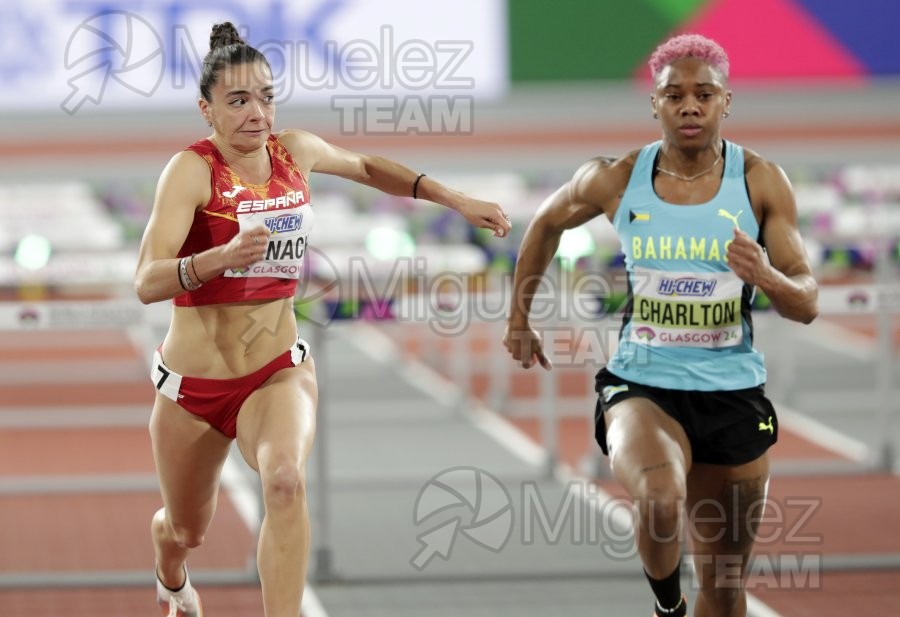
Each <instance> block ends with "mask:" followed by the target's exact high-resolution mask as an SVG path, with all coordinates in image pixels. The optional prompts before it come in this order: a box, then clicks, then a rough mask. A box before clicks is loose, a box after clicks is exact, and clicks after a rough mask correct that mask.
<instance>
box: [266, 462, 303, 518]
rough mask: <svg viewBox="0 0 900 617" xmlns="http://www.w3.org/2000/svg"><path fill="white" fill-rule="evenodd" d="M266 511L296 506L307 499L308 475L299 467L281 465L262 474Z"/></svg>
mask: <svg viewBox="0 0 900 617" xmlns="http://www.w3.org/2000/svg"><path fill="white" fill-rule="evenodd" d="M261 476H262V487H263V500H264V501H265V504H266V509H268V510H271V509H273V508H284V507H290V506H293V505H296V504H297V503H298V502H302V501H304V500H305V499H306V474H305V473H304V472H303V469H302V468H301V467H300V466H299V465H293V464H281V465H278V466H276V467H275V468H274V469H272V470H271V471H269V472H266V471H265V470H263V471H262V473H261Z"/></svg>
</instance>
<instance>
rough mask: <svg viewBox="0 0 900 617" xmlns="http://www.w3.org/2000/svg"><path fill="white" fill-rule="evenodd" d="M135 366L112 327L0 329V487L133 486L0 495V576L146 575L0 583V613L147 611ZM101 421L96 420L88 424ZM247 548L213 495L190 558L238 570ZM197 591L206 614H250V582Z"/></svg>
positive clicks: (142, 419) (150, 611)
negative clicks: (86, 582) (25, 482)
mask: <svg viewBox="0 0 900 617" xmlns="http://www.w3.org/2000/svg"><path fill="white" fill-rule="evenodd" d="M146 372H147V370H146V363H145V361H144V359H143V358H141V357H140V356H139V354H138V352H137V351H136V350H135V349H134V347H133V346H132V344H131V343H130V341H129V340H128V338H127V337H126V336H125V335H124V334H123V333H119V332H84V331H79V332H13V333H3V335H2V337H0V483H3V486H4V488H7V487H8V484H9V482H10V480H11V479H12V478H16V479H20V480H22V479H30V480H48V479H50V478H56V479H57V480H58V482H57V483H56V484H60V485H63V486H66V485H67V484H69V483H70V482H72V483H74V482H77V481H78V479H79V478H82V479H84V478H88V477H89V478H97V479H106V480H110V479H113V478H114V477H115V476H116V475H120V476H121V475H122V474H127V475H129V476H131V475H137V477H136V478H135V479H134V486H130V487H129V486H128V482H127V481H126V483H125V485H126V488H129V490H127V491H120V492H102V491H96V490H95V491H93V492H65V493H55V494H49V493H48V494H40V493H30V494H18V495H15V494H10V493H9V491H2V492H0V574H8V573H10V572H47V571H62V572H82V571H88V570H98V571H133V570H145V571H146V573H147V583H146V585H143V586H141V587H136V588H130V587H118V588H71V589H69V588H67V589H32V590H24V589H19V590H9V589H7V590H4V589H0V615H2V616H3V617H63V616H72V617H81V616H84V617H88V616H90V617H121V616H122V615H128V616H130V617H139V616H143V615H147V616H149V615H158V614H159V609H158V608H157V606H156V600H155V587H154V578H153V550H152V546H151V544H150V537H149V521H150V516H151V515H152V514H153V512H154V511H155V510H156V509H157V508H159V506H160V498H159V493H158V491H157V490H156V488H155V486H154V485H153V482H154V479H153V458H152V454H151V450H150V439H149V435H148V432H147V427H146V425H147V418H148V417H149V411H150V407H151V404H152V401H153V391H152V386H151V385H150V383H149V380H148V378H147V377H146ZM101 421H103V422H105V423H106V424H107V426H100V425H98V424H99V423H100V422H101ZM25 423H27V424H29V425H30V426H28V427H25V426H23V424H25ZM54 424H56V426H54ZM16 425H18V426H19V427H18V428H17V427H16ZM60 425H64V426H60ZM79 425H81V426H79ZM88 488H90V487H88ZM254 544H255V542H254V539H253V537H252V536H251V534H250V532H249V531H248V529H247V527H246V525H245V524H244V522H243V521H242V519H241V518H240V516H239V515H238V513H237V510H236V509H235V507H234V505H233V504H232V502H231V500H230V499H229V497H228V496H227V494H226V493H224V492H223V493H222V495H221V497H220V499H219V509H218V512H217V513H216V518H215V520H214V522H213V525H212V528H211V529H210V532H209V534H208V535H207V539H206V543H205V544H204V546H203V547H201V548H200V549H198V550H197V551H196V552H195V554H194V555H193V556H192V558H191V562H190V565H191V567H192V568H195V569H204V570H212V569H226V568H227V569H229V570H232V569H241V568H244V567H245V566H246V565H247V563H248V558H249V556H250V555H251V554H252V551H253V550H254V548H253V547H254ZM200 590H201V593H202V594H203V602H204V607H205V609H206V611H207V614H210V615H216V616H218V617H222V616H224V617H232V616H233V617H237V616H238V615H240V616H245V615H262V600H261V596H260V593H259V590H258V589H257V588H256V587H217V588H209V587H203V586H200Z"/></svg>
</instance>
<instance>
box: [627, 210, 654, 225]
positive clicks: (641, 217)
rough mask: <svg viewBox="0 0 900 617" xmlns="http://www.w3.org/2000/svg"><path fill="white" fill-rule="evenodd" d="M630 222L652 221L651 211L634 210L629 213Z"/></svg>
mask: <svg viewBox="0 0 900 617" xmlns="http://www.w3.org/2000/svg"><path fill="white" fill-rule="evenodd" d="M628 222H629V223H649V222H650V213H649V212H637V211H636V210H632V211H631V212H629V213H628Z"/></svg>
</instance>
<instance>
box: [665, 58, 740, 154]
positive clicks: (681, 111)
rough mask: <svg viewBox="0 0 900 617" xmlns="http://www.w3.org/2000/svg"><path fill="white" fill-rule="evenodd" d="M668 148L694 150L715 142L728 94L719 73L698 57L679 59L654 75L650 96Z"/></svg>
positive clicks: (729, 95) (726, 106) (725, 108)
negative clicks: (668, 145) (669, 146)
mask: <svg viewBox="0 0 900 617" xmlns="http://www.w3.org/2000/svg"><path fill="white" fill-rule="evenodd" d="M650 103H651V104H652V106H653V111H654V113H656V114H657V115H658V116H659V119H660V122H661V123H662V129H663V135H664V137H665V139H666V141H668V142H669V143H671V144H672V145H674V146H676V147H679V148H682V149H685V150H698V149H703V148H706V147H709V146H710V144H713V143H716V142H718V141H719V140H720V139H721V138H720V136H719V126H720V125H721V123H722V118H723V115H724V114H725V112H727V111H728V107H729V106H730V105H731V91H730V90H728V86H727V83H726V81H725V78H724V77H723V76H722V74H721V73H720V72H719V71H718V70H716V69H714V68H713V67H712V66H710V65H709V64H707V63H706V62H705V61H703V60H700V59H698V58H682V59H681V60H677V61H675V62H673V63H672V64H670V65H668V66H666V67H665V68H663V70H662V71H660V73H659V75H657V78H656V83H655V90H654V93H653V95H652V96H651V97H650Z"/></svg>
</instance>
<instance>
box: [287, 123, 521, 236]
mask: <svg viewBox="0 0 900 617" xmlns="http://www.w3.org/2000/svg"><path fill="white" fill-rule="evenodd" d="M279 138H280V139H281V140H282V143H284V145H285V147H286V148H287V149H288V151H289V152H290V153H291V155H292V156H293V157H294V159H295V160H296V162H297V164H298V165H300V166H301V169H302V171H303V172H304V173H305V174H308V172H310V171H316V172H319V173H325V174H331V175H335V176H340V177H342V178H347V179H348V180H353V181H355V182H359V183H361V184H365V185H367V186H371V187H373V188H376V189H378V190H380V191H384V192H385V193H390V194H391V195H400V196H403V197H411V196H413V187H414V185H415V196H416V197H417V198H421V199H427V200H429V201H433V202H434V203H437V204H440V205H442V206H446V207H447V208H450V209H451V210H456V211H457V212H459V213H460V214H461V215H462V216H463V217H464V218H465V219H466V220H467V221H468V222H469V223H471V224H472V225H475V226H476V227H484V228H485V229H490V230H492V231H493V232H494V235H495V236H499V237H503V236H505V235H506V234H507V233H509V230H510V223H509V221H508V220H507V219H506V218H505V217H504V214H503V210H501V208H500V206H499V205H497V204H495V203H491V202H487V201H482V200H480V199H473V198H472V197H469V196H468V195H464V194H463V193H460V192H459V191H455V190H453V189H449V188H447V187H445V186H444V185H442V184H441V183H440V182H437V181H436V180H434V179H432V178H429V177H428V176H424V175H423V176H422V177H421V178H420V177H419V175H420V174H418V173H416V172H414V171H412V170H411V169H409V168H408V167H405V166H404V165H401V164H400V163H397V162H395V161H391V160H389V159H386V158H382V157H380V156H372V155H367V154H360V153H358V152H351V151H349V150H345V149H343V148H339V147H337V146H334V145H332V144H329V143H328V142H326V141H325V140H323V139H321V138H320V137H318V136H316V135H313V134H312V133H307V132H305V131H299V130H294V129H291V130H287V131H283V132H282V133H281V134H280V135H279Z"/></svg>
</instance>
